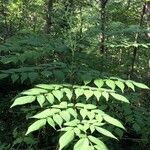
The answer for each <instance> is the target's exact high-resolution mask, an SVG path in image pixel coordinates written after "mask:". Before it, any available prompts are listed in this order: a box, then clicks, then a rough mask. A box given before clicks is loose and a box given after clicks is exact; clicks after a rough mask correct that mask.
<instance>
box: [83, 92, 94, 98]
mask: <svg viewBox="0 0 150 150" xmlns="http://www.w3.org/2000/svg"><path fill="white" fill-rule="evenodd" d="M84 95H85V96H86V100H88V99H89V98H90V97H92V96H93V91H91V90H85V91H84Z"/></svg>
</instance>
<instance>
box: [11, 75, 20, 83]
mask: <svg viewBox="0 0 150 150" xmlns="http://www.w3.org/2000/svg"><path fill="white" fill-rule="evenodd" d="M11 79H12V81H13V83H15V82H16V81H17V80H18V79H19V75H18V74H12V75H11Z"/></svg>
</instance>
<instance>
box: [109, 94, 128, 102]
mask: <svg viewBox="0 0 150 150" xmlns="http://www.w3.org/2000/svg"><path fill="white" fill-rule="evenodd" d="M110 94H111V95H112V96H113V97H114V98H115V99H116V100H119V101H122V102H126V103H130V102H129V100H128V99H127V98H126V97H124V96H122V95H119V94H116V93H110Z"/></svg>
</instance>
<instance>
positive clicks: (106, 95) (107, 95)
mask: <svg viewBox="0 0 150 150" xmlns="http://www.w3.org/2000/svg"><path fill="white" fill-rule="evenodd" d="M102 95H103V96H104V97H105V99H106V100H107V101H108V99H109V94H108V93H107V92H105V91H104V92H102Z"/></svg>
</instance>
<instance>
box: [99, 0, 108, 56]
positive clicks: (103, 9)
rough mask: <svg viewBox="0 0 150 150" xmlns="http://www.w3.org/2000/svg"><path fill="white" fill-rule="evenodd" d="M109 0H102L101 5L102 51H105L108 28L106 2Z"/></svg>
mask: <svg viewBox="0 0 150 150" xmlns="http://www.w3.org/2000/svg"><path fill="white" fill-rule="evenodd" d="M107 2H108V0H100V6H101V34H100V51H101V53H104V52H105V50H106V49H105V38H106V37H105V30H106V4H107Z"/></svg>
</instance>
